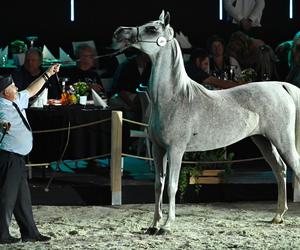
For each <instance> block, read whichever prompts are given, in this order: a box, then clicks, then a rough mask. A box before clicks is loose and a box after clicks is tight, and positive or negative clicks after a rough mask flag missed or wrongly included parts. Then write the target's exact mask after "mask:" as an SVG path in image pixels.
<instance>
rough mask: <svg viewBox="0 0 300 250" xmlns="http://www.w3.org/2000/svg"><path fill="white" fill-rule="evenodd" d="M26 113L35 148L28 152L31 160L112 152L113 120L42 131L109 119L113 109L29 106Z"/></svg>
mask: <svg viewBox="0 0 300 250" xmlns="http://www.w3.org/2000/svg"><path fill="white" fill-rule="evenodd" d="M26 113H27V118H28V120H29V123H30V124H31V128H32V131H33V149H32V151H31V152H30V154H29V160H30V162H31V163H46V162H54V161H58V160H60V159H62V160H66V159H68V160H77V159H82V158H86V157H93V156H97V155H103V154H109V153H110V145H111V143H110V141H111V121H110V120H109V121H107V122H103V123H97V124H94V125H91V126H85V127H79V128H76V129H69V130H64V131H57V132H49V133H41V132H39V131H43V130H51V129H60V128H68V127H69V126H70V127H73V126H78V125H83V124H87V123H95V122H98V121H100V120H103V119H107V118H110V117H111V110H103V109H101V108H99V107H95V106H92V105H91V106H88V105H87V106H82V105H70V106H44V108H29V109H27V111H26ZM68 133H69V137H68ZM66 145H67V146H66ZM65 147H66V150H65V153H63V152H64V149H65Z"/></svg>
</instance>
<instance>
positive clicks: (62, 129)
mask: <svg viewBox="0 0 300 250" xmlns="http://www.w3.org/2000/svg"><path fill="white" fill-rule="evenodd" d="M110 120H111V118H106V119H103V120H99V121H95V122H89V123H84V124H80V125H75V126H70V127H64V128H54V129H45V130H35V131H32V133H33V134H41V133H52V132H60V131H65V130H70V129H78V128H83V127H88V126H92V125H95V124H100V123H103V122H107V121H110Z"/></svg>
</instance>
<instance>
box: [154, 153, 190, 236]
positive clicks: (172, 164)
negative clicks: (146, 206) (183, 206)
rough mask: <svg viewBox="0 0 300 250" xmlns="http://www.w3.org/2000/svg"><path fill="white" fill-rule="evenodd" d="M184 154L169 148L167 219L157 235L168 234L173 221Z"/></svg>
mask: <svg viewBox="0 0 300 250" xmlns="http://www.w3.org/2000/svg"><path fill="white" fill-rule="evenodd" d="M183 154H184V150H182V149H181V148H180V149H179V148H178V147H176V148H170V150H169V151H168V161H169V163H168V164H169V184H168V196H169V213H168V218H167V220H166V222H165V224H164V226H163V227H162V228H161V229H160V230H159V232H158V234H167V233H170V229H171V223H172V222H173V221H174V220H175V204H176V200H175V199H176V193H177V189H178V180H179V174H180V168H181V161H182V157H183Z"/></svg>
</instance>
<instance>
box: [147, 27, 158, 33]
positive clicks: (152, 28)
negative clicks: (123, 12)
mask: <svg viewBox="0 0 300 250" xmlns="http://www.w3.org/2000/svg"><path fill="white" fill-rule="evenodd" d="M146 32H147V33H150V34H153V33H156V32H157V29H156V27H154V26H149V27H146Z"/></svg>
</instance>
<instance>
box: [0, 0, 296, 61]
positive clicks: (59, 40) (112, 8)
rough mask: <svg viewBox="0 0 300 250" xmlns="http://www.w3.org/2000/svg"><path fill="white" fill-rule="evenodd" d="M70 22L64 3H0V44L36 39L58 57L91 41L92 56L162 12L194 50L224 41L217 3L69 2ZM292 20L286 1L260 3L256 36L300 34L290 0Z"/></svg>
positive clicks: (274, 40)
mask: <svg viewBox="0 0 300 250" xmlns="http://www.w3.org/2000/svg"><path fill="white" fill-rule="evenodd" d="M74 1H75V21H74V22H71V21H70V0H53V1H46V0H43V1H16V0H14V1H5V4H4V3H2V4H1V14H0V23H1V25H0V27H1V29H0V46H1V47H4V46H6V45H8V44H9V43H10V42H11V41H13V40H15V39H21V40H26V36H33V35H35V36H38V38H39V40H38V41H37V43H36V44H37V45H38V46H43V45H44V44H46V45H47V47H48V48H49V49H50V51H51V52H52V53H53V54H54V55H55V56H58V47H59V46H61V47H62V48H63V49H64V50H65V51H66V52H67V53H69V54H70V55H72V52H73V51H72V45H71V42H72V41H84V40H94V41H95V43H96V46H97V48H98V52H99V53H101V50H102V49H103V48H105V47H107V46H109V45H110V42H111V37H112V34H113V31H114V30H115V29H116V28H117V27H118V26H135V25H141V24H144V23H145V22H147V21H150V20H156V19H157V18H158V16H159V14H160V13H161V10H162V9H164V10H166V11H169V12H170V14H171V25H172V26H173V28H174V29H175V31H182V32H183V33H184V34H185V35H187V36H188V37H189V39H190V41H191V43H192V45H193V46H195V47H201V46H204V45H205V41H206V38H207V37H208V36H209V35H212V34H215V33H217V34H220V35H222V36H223V37H224V38H225V40H227V39H228V37H229V35H230V34H229V32H228V29H227V24H226V22H225V21H219V20H218V15H219V14H218V12H219V0H201V1H193V3H192V2H189V1H173V2H172V4H164V3H161V1H138V2H133V1H122V2H121V1H100V0H74ZM294 2H295V3H294V19H292V20H290V19H289V17H288V5H289V1H288V0H277V1H272V0H266V7H265V10H264V14H263V19H262V25H263V30H264V34H263V37H261V38H262V39H263V40H264V41H265V42H266V43H268V44H270V45H271V46H273V47H274V46H276V45H277V44H278V43H280V42H281V41H284V40H290V39H292V37H293V36H294V34H295V33H296V32H297V31H298V30H300V28H299V26H300V25H299V24H300V18H299V16H297V13H299V11H300V3H299V1H294Z"/></svg>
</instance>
